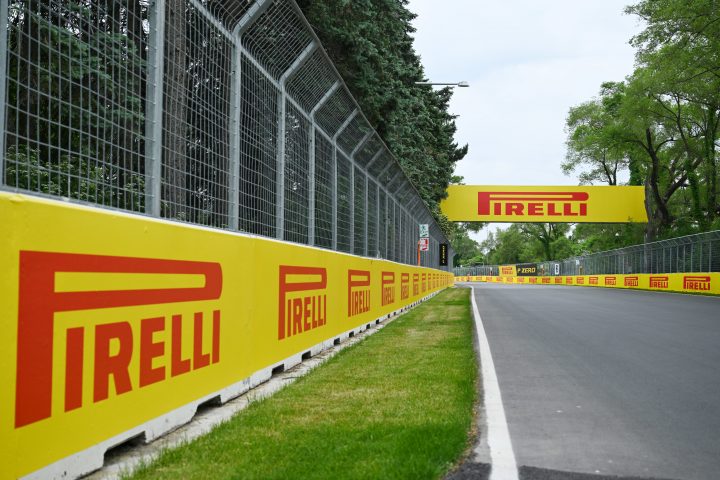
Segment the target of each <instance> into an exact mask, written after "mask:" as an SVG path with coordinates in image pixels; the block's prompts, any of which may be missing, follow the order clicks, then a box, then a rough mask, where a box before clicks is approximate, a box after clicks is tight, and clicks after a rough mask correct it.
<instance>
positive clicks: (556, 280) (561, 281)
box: [555, 277, 563, 285]
mask: <svg viewBox="0 0 720 480" xmlns="http://www.w3.org/2000/svg"><path fill="white" fill-rule="evenodd" d="M562 283H563V279H562V277H555V285H560V284H562Z"/></svg>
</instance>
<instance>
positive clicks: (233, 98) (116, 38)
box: [0, 0, 453, 268]
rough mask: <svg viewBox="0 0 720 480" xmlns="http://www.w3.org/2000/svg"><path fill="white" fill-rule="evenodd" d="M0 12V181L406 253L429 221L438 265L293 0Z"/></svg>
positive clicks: (285, 236) (63, 1) (407, 187)
mask: <svg viewBox="0 0 720 480" xmlns="http://www.w3.org/2000/svg"><path fill="white" fill-rule="evenodd" d="M0 25H5V26H6V28H4V29H2V31H0V65H4V67H5V68H4V69H2V70H0V95H2V97H3V98H1V99H0V101H1V103H2V104H3V105H5V108H4V109H2V110H0V131H2V132H3V134H2V135H0V152H3V153H4V155H1V156H0V188H2V189H4V190H10V191H23V192H32V193H34V194H38V195H47V196H50V197H54V198H58V197H61V198H65V199H69V200H71V201H76V202H82V203H87V204H91V205H94V206H101V207H106V208H112V209H121V210H126V211H131V212H136V213H140V214H146V215H149V216H153V217H160V218H165V219H171V220H175V221H182V222H188V223H192V224H199V225H204V226H209V227H215V228H221V229H227V230H232V231H238V232H244V233H248V234H254V235H261V236H265V237H271V238H277V239H280V240H286V241H290V242H295V243H301V244H306V245H313V246H317V247H322V248H327V249H332V250H337V251H341V252H347V253H353V254H357V255H362V256H367V257H376V258H384V259H389V260H393V261H396V262H401V263H407V264H415V263H416V262H417V252H416V248H417V240H418V225H419V224H429V225H430V248H429V250H428V251H427V252H425V253H424V254H423V255H422V265H424V266H429V267H438V264H439V244H441V243H448V241H447V239H446V238H445V236H444V235H443V233H442V231H441V229H440V228H439V226H438V225H437V224H436V223H435V221H434V220H433V217H432V215H431V213H430V211H429V210H428V209H427V207H426V206H425V204H424V202H423V201H422V200H421V199H420V197H419V195H418V193H417V191H416V189H415V188H414V187H413V186H412V185H411V183H410V182H409V180H408V178H407V177H406V175H405V173H404V171H403V169H402V167H401V165H400V163H399V162H398V161H397V159H396V158H395V157H393V155H392V154H391V153H390V151H389V150H388V148H387V147H386V146H385V144H384V143H383V141H382V140H381V138H380V137H379V135H378V134H377V132H375V130H374V129H373V128H372V126H371V125H370V124H369V123H368V121H367V119H366V118H365V116H364V115H363V113H362V112H361V110H360V108H359V106H358V104H357V102H356V101H355V99H354V98H353V97H352V95H351V94H350V92H349V90H348V88H347V86H346V85H345V84H344V82H343V80H342V79H341V78H340V76H339V74H338V72H337V70H336V69H335V67H334V66H333V64H332V62H331V61H330V59H329V57H328V56H327V54H326V52H325V50H324V49H323V48H322V46H321V45H320V42H319V40H318V38H317V36H316V35H315V34H314V32H313V30H312V28H311V27H310V25H309V24H308V23H307V21H306V20H305V18H304V17H303V15H302V13H301V11H300V9H299V7H298V6H297V4H296V3H295V2H294V1H293V0H222V1H221V0H134V1H114V0H42V1H41V0H25V1H12V0H0ZM452 256H453V254H452V251H450V252H449V258H450V259H452ZM450 263H451V262H450ZM448 268H451V267H448Z"/></svg>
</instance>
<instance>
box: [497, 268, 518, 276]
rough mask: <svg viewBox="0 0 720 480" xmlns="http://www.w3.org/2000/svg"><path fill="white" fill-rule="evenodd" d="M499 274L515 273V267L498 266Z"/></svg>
mask: <svg viewBox="0 0 720 480" xmlns="http://www.w3.org/2000/svg"><path fill="white" fill-rule="evenodd" d="M500 275H515V267H500Z"/></svg>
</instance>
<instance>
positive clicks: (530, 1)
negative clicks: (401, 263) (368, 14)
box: [408, 0, 642, 241]
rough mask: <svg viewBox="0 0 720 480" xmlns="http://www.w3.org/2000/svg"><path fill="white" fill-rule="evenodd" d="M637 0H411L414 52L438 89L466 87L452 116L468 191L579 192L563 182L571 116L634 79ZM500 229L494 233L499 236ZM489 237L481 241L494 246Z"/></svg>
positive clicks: (571, 179)
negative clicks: (610, 86)
mask: <svg viewBox="0 0 720 480" xmlns="http://www.w3.org/2000/svg"><path fill="white" fill-rule="evenodd" d="M629 3H631V0H546V1H538V0H506V1H497V0H493V1H490V0H444V1H442V2H439V1H437V0H410V2H409V5H408V9H409V10H410V11H412V12H414V13H415V14H417V15H418V17H417V18H416V19H415V21H414V26H415V28H416V29H417V31H416V32H415V34H414V37H415V49H416V51H417V53H418V54H419V55H420V57H421V59H422V63H423V66H424V68H425V74H426V76H427V78H428V79H429V80H430V81H433V82H459V81H463V80H465V81H467V82H469V83H470V87H469V88H456V89H455V94H454V96H453V100H452V102H451V104H450V112H451V113H453V114H455V115H459V117H458V118H457V120H456V124H457V127H458V131H457V134H456V139H457V141H458V143H459V144H461V145H463V144H468V145H469V152H468V154H467V156H466V157H465V159H463V160H462V161H461V162H459V163H458V164H457V168H456V171H455V173H456V174H457V175H461V176H463V177H464V182H465V183H466V184H468V185H549V186H552V185H577V184H578V180H577V176H575V175H574V176H565V175H564V174H563V173H562V170H561V169H560V164H561V163H562V161H563V160H564V158H565V153H566V148H565V140H566V137H567V135H566V132H565V129H564V128H565V118H566V117H567V113H568V110H569V109H570V108H571V107H573V106H576V105H578V104H580V103H582V102H585V101H588V100H591V99H592V98H593V97H595V96H596V95H597V94H598V92H599V90H600V84H601V83H602V82H604V81H619V80H622V79H624V78H625V77H626V76H627V75H629V74H631V73H632V70H633V62H634V50H633V48H632V47H631V46H630V45H629V44H628V42H629V40H630V38H631V37H632V36H633V35H635V34H637V33H639V32H640V30H641V29H642V25H641V23H640V22H639V21H638V20H637V18H636V17H633V16H630V15H626V14H624V13H623V10H624V7H625V6H626V5H628V4H629ZM497 226H500V227H503V228H504V227H505V225H500V224H498V225H491V228H492V230H495V228H496V227H497ZM487 232H488V229H487V228H486V229H484V230H483V231H482V232H481V233H480V234H479V235H477V236H476V237H475V238H476V239H477V240H478V241H480V240H483V239H485V238H486V236H487Z"/></svg>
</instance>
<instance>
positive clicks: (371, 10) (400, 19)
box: [298, 0, 467, 237]
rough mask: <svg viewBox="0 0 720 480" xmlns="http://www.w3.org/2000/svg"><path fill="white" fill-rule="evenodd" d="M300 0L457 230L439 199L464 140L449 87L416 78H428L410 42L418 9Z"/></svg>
mask: <svg viewBox="0 0 720 480" xmlns="http://www.w3.org/2000/svg"><path fill="white" fill-rule="evenodd" d="M298 3H299V5H300V7H301V9H302V10H303V12H304V13H305V16H306V17H307V18H308V20H309V21H310V23H311V24H312V25H313V28H314V29H315V31H316V33H317V34H318V36H319V37H320V39H321V41H322V43H323V45H324V47H325V48H326V50H327V51H328V54H329V55H330V57H331V58H332V60H333V62H334V63H335V65H336V67H337V68H338V71H339V72H340V74H341V75H342V77H343V78H344V80H345V81H346V82H347V84H348V87H349V88H350V90H351V91H352V93H353V95H354V96H355V97H356V98H357V100H358V102H359V104H360V106H361V107H362V109H363V112H364V113H365V115H366V116H367V118H368V120H369V121H370V123H371V124H372V125H373V126H374V127H375V129H376V130H377V131H378V133H379V134H380V136H381V137H382V138H383V140H384V141H385V143H386V144H387V145H388V147H389V148H390V150H391V151H392V152H393V153H394V154H395V156H396V157H397V158H398V159H399V161H400V163H401V164H402V166H403V169H404V170H405V172H406V173H407V175H408V176H409V178H410V180H411V182H412V183H413V185H415V187H416V188H417V190H418V192H419V193H420V196H421V197H422V199H423V200H424V201H425V203H426V204H427V205H428V207H429V208H430V210H431V211H432V212H433V214H434V216H435V218H436V219H437V220H438V222H439V223H440V224H441V227H442V228H443V230H444V231H445V233H446V235H448V237H450V236H451V235H452V229H451V227H450V226H449V224H448V222H447V221H446V220H445V221H443V219H442V216H441V215H440V214H439V209H437V205H438V203H439V202H440V200H442V199H443V198H444V197H445V196H446V195H447V194H446V189H447V186H448V184H449V183H450V181H451V178H452V174H453V170H454V167H455V163H456V162H457V161H459V160H461V159H462V158H463V157H464V156H465V155H466V153H467V146H464V147H459V146H458V145H457V144H456V143H455V142H454V140H453V137H454V135H455V130H456V127H455V121H454V118H455V117H454V116H452V115H451V114H450V113H448V104H449V101H450V97H451V95H452V92H451V90H450V89H443V90H439V91H434V90H432V89H431V88H430V87H419V86H417V85H415V82H417V81H422V80H423V69H422V65H421V63H420V59H419V57H418V55H417V54H416V53H415V51H414V49H413V45H412V44H413V38H412V36H411V34H412V32H413V31H414V28H413V26H412V24H411V21H412V19H413V18H414V14H412V13H411V12H410V11H409V10H408V9H407V8H406V5H407V1H406V0H362V1H356V2H349V1H347V0H329V1H325V2H313V1H310V0H300V1H299V2H298Z"/></svg>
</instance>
